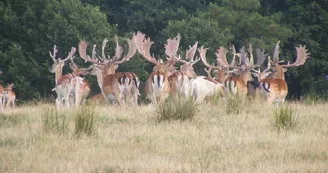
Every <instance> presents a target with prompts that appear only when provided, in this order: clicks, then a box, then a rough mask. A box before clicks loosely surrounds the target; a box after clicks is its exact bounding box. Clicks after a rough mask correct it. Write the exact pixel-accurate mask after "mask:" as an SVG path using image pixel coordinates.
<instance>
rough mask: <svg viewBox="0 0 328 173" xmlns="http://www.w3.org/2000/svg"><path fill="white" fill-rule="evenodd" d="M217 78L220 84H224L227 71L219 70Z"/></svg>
mask: <svg viewBox="0 0 328 173" xmlns="http://www.w3.org/2000/svg"><path fill="white" fill-rule="evenodd" d="M216 78H217V80H218V81H219V82H220V83H222V82H223V81H224V80H225V78H226V74H225V71H224V70H218V72H217V75H216Z"/></svg>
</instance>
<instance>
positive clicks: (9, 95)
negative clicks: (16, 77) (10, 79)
mask: <svg viewBox="0 0 328 173" xmlns="http://www.w3.org/2000/svg"><path fill="white" fill-rule="evenodd" d="M13 86H14V84H10V85H8V86H7V87H6V88H5V89H4V91H3V104H5V105H6V108H7V109H8V108H9V107H10V105H11V107H12V108H15V101H16V94H15V92H14V91H13Z"/></svg>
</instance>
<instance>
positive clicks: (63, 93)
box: [50, 47, 89, 107]
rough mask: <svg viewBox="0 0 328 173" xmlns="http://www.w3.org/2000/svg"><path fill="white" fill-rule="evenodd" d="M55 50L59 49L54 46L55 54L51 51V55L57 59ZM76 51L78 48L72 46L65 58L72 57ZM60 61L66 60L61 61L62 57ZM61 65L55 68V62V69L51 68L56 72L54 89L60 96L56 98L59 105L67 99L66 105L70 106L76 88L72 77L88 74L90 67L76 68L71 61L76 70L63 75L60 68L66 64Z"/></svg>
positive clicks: (71, 65)
mask: <svg viewBox="0 0 328 173" xmlns="http://www.w3.org/2000/svg"><path fill="white" fill-rule="evenodd" d="M55 52H57V49H55V48H54V54H51V52H50V56H51V57H52V58H53V60H54V61H55V58H54V57H55ZM75 52H76V49H75V48H74V47H72V48H71V51H70V52H69V53H68V56H67V58H66V59H65V60H68V59H70V58H71V57H72V56H73V55H74V54H75ZM65 60H64V61H65ZM58 61H59V62H64V61H61V60H60V59H59V60H58ZM61 65H62V66H61V67H58V68H55V67H56V64H54V65H53V69H52V70H51V72H55V73H56V87H55V89H54V90H55V91H56V93H57V96H58V97H57V99H56V102H57V103H58V105H57V106H58V107H61V106H62V101H63V100H65V105H66V107H69V106H70V103H69V102H70V101H69V100H70V95H71V92H72V91H73V89H74V86H73V85H72V79H73V78H75V77H78V76H79V75H85V74H87V73H88V70H89V69H78V68H75V67H74V65H73V64H72V63H70V67H71V69H74V71H73V72H72V73H69V74H66V75H64V76H61V74H62V72H61V71H62V70H59V69H62V67H63V66H64V64H61ZM58 77H59V78H58Z"/></svg>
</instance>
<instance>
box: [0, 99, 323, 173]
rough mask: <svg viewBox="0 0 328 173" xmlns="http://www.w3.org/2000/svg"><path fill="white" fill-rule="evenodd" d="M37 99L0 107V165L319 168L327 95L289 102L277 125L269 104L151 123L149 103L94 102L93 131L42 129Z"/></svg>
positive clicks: (12, 168)
mask: <svg viewBox="0 0 328 173" xmlns="http://www.w3.org/2000/svg"><path fill="white" fill-rule="evenodd" d="M44 106H45V105H33V106H28V105H26V106H24V107H21V108H17V109H14V110H7V111H6V112H5V113H3V114H0V155H1V157H0V172H42V173H43V172H91V173H96V172H327V171H328V166H327V163H328V147H327V146H328V111H327V107H328V104H327V103H320V104H312V105H306V104H301V103H291V104H290V107H292V108H293V109H295V110H297V112H298V114H297V125H296V126H295V128H293V130H289V131H281V132H277V130H276V128H275V126H274V124H275V123H274V122H275V115H274V112H275V110H276V107H275V106H268V105H265V104H263V105H262V104H249V105H247V106H244V107H243V110H242V111H240V112H238V114H233V115H231V114H230V115H227V113H226V110H225V108H226V107H225V106H226V105H224V104H222V105H212V104H207V105H206V104H203V105H200V107H199V112H198V113H197V115H196V116H195V117H193V119H192V120H191V121H184V122H181V121H170V122H163V123H158V122H157V119H156V110H155V108H148V107H147V106H139V107H137V108H131V107H125V108H117V107H110V106H96V107H95V108H94V111H95V112H94V120H93V128H94V129H93V130H94V132H95V133H94V134H93V135H91V136H89V135H84V136H82V137H80V138H76V137H74V133H75V116H74V115H76V111H78V110H76V109H73V110H70V111H63V112H59V114H65V115H67V123H68V125H67V126H68V129H67V133H64V134H62V133H61V134H58V133H49V132H47V131H45V130H44V119H43V118H42V117H43V110H44Z"/></svg>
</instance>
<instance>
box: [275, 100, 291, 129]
mask: <svg viewBox="0 0 328 173" xmlns="http://www.w3.org/2000/svg"><path fill="white" fill-rule="evenodd" d="M274 117H275V121H274V126H275V127H276V128H277V130H278V131H280V130H291V129H294V127H295V126H296V124H297V122H296V110H294V109H293V108H291V107H290V106H289V105H287V106H281V107H279V108H276V109H275V110H274Z"/></svg>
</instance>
